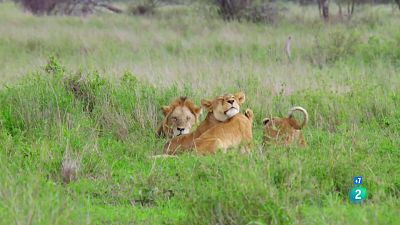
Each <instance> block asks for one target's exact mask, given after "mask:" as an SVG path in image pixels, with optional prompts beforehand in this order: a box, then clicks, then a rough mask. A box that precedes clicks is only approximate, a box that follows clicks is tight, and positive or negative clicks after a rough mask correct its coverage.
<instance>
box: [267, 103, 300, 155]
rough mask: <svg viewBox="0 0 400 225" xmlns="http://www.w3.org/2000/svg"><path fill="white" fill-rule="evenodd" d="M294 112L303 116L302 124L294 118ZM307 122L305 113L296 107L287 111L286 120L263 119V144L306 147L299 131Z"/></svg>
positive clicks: (277, 118) (276, 118)
mask: <svg viewBox="0 0 400 225" xmlns="http://www.w3.org/2000/svg"><path fill="white" fill-rule="evenodd" d="M295 111H299V112H301V113H302V114H303V122H302V123H301V124H299V122H298V121H297V120H296V119H295V118H294V116H293V114H294V112H295ZM307 122H308V113H307V111H306V110H305V109H304V108H302V107H300V106H296V107H293V108H291V109H290V110H289V113H288V116H287V117H286V118H279V117H275V118H272V119H270V118H265V119H264V120H263V124H264V143H273V144H277V145H284V146H288V145H292V144H297V145H299V146H301V147H305V146H307V143H306V141H305V139H304V136H303V134H302V133H301V129H302V128H304V126H305V125H306V124H307Z"/></svg>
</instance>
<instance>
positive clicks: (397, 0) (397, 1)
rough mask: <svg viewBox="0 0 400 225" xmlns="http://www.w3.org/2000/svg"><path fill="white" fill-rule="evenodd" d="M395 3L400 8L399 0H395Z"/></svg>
mask: <svg viewBox="0 0 400 225" xmlns="http://www.w3.org/2000/svg"><path fill="white" fill-rule="evenodd" d="M396 3H397V5H398V6H399V10H400V0H396Z"/></svg>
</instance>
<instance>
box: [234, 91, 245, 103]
mask: <svg viewBox="0 0 400 225" xmlns="http://www.w3.org/2000/svg"><path fill="white" fill-rule="evenodd" d="M235 98H236V100H237V101H238V103H239V104H243V103H244V101H245V100H246V96H245V94H244V93H243V92H238V93H236V94H235Z"/></svg>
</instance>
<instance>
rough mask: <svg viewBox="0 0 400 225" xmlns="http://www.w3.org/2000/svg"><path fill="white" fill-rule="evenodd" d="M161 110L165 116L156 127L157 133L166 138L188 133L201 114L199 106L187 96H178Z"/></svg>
mask: <svg viewBox="0 0 400 225" xmlns="http://www.w3.org/2000/svg"><path fill="white" fill-rule="evenodd" d="M161 110H162V112H163V114H164V116H165V117H164V119H163V121H162V122H161V124H160V126H159V127H158V130H157V135H158V136H159V137H168V138H173V137H176V136H180V135H184V134H188V133H189V132H190V130H191V129H192V126H193V125H194V124H195V123H197V121H198V119H199V116H200V114H201V108H200V107H198V106H196V105H195V104H194V103H193V102H192V101H191V100H190V99H188V98H187V97H179V98H177V99H175V100H174V101H173V102H172V103H171V104H170V105H169V106H163V107H162V108H161Z"/></svg>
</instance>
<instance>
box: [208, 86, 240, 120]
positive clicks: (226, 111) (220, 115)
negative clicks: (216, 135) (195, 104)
mask: <svg viewBox="0 0 400 225" xmlns="http://www.w3.org/2000/svg"><path fill="white" fill-rule="evenodd" d="M244 101H245V95H244V93H243V92H238V93H236V94H235V95H232V94H224V95H221V96H219V97H217V98H216V99H214V100H211V101H210V100H205V99H203V100H201V105H202V106H203V107H204V108H205V109H206V110H207V111H208V112H209V113H213V115H214V117H215V119H217V120H218V121H220V122H224V121H226V120H228V119H229V118H231V117H233V116H235V115H236V114H238V113H239V111H240V105H241V104H243V103H244Z"/></svg>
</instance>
